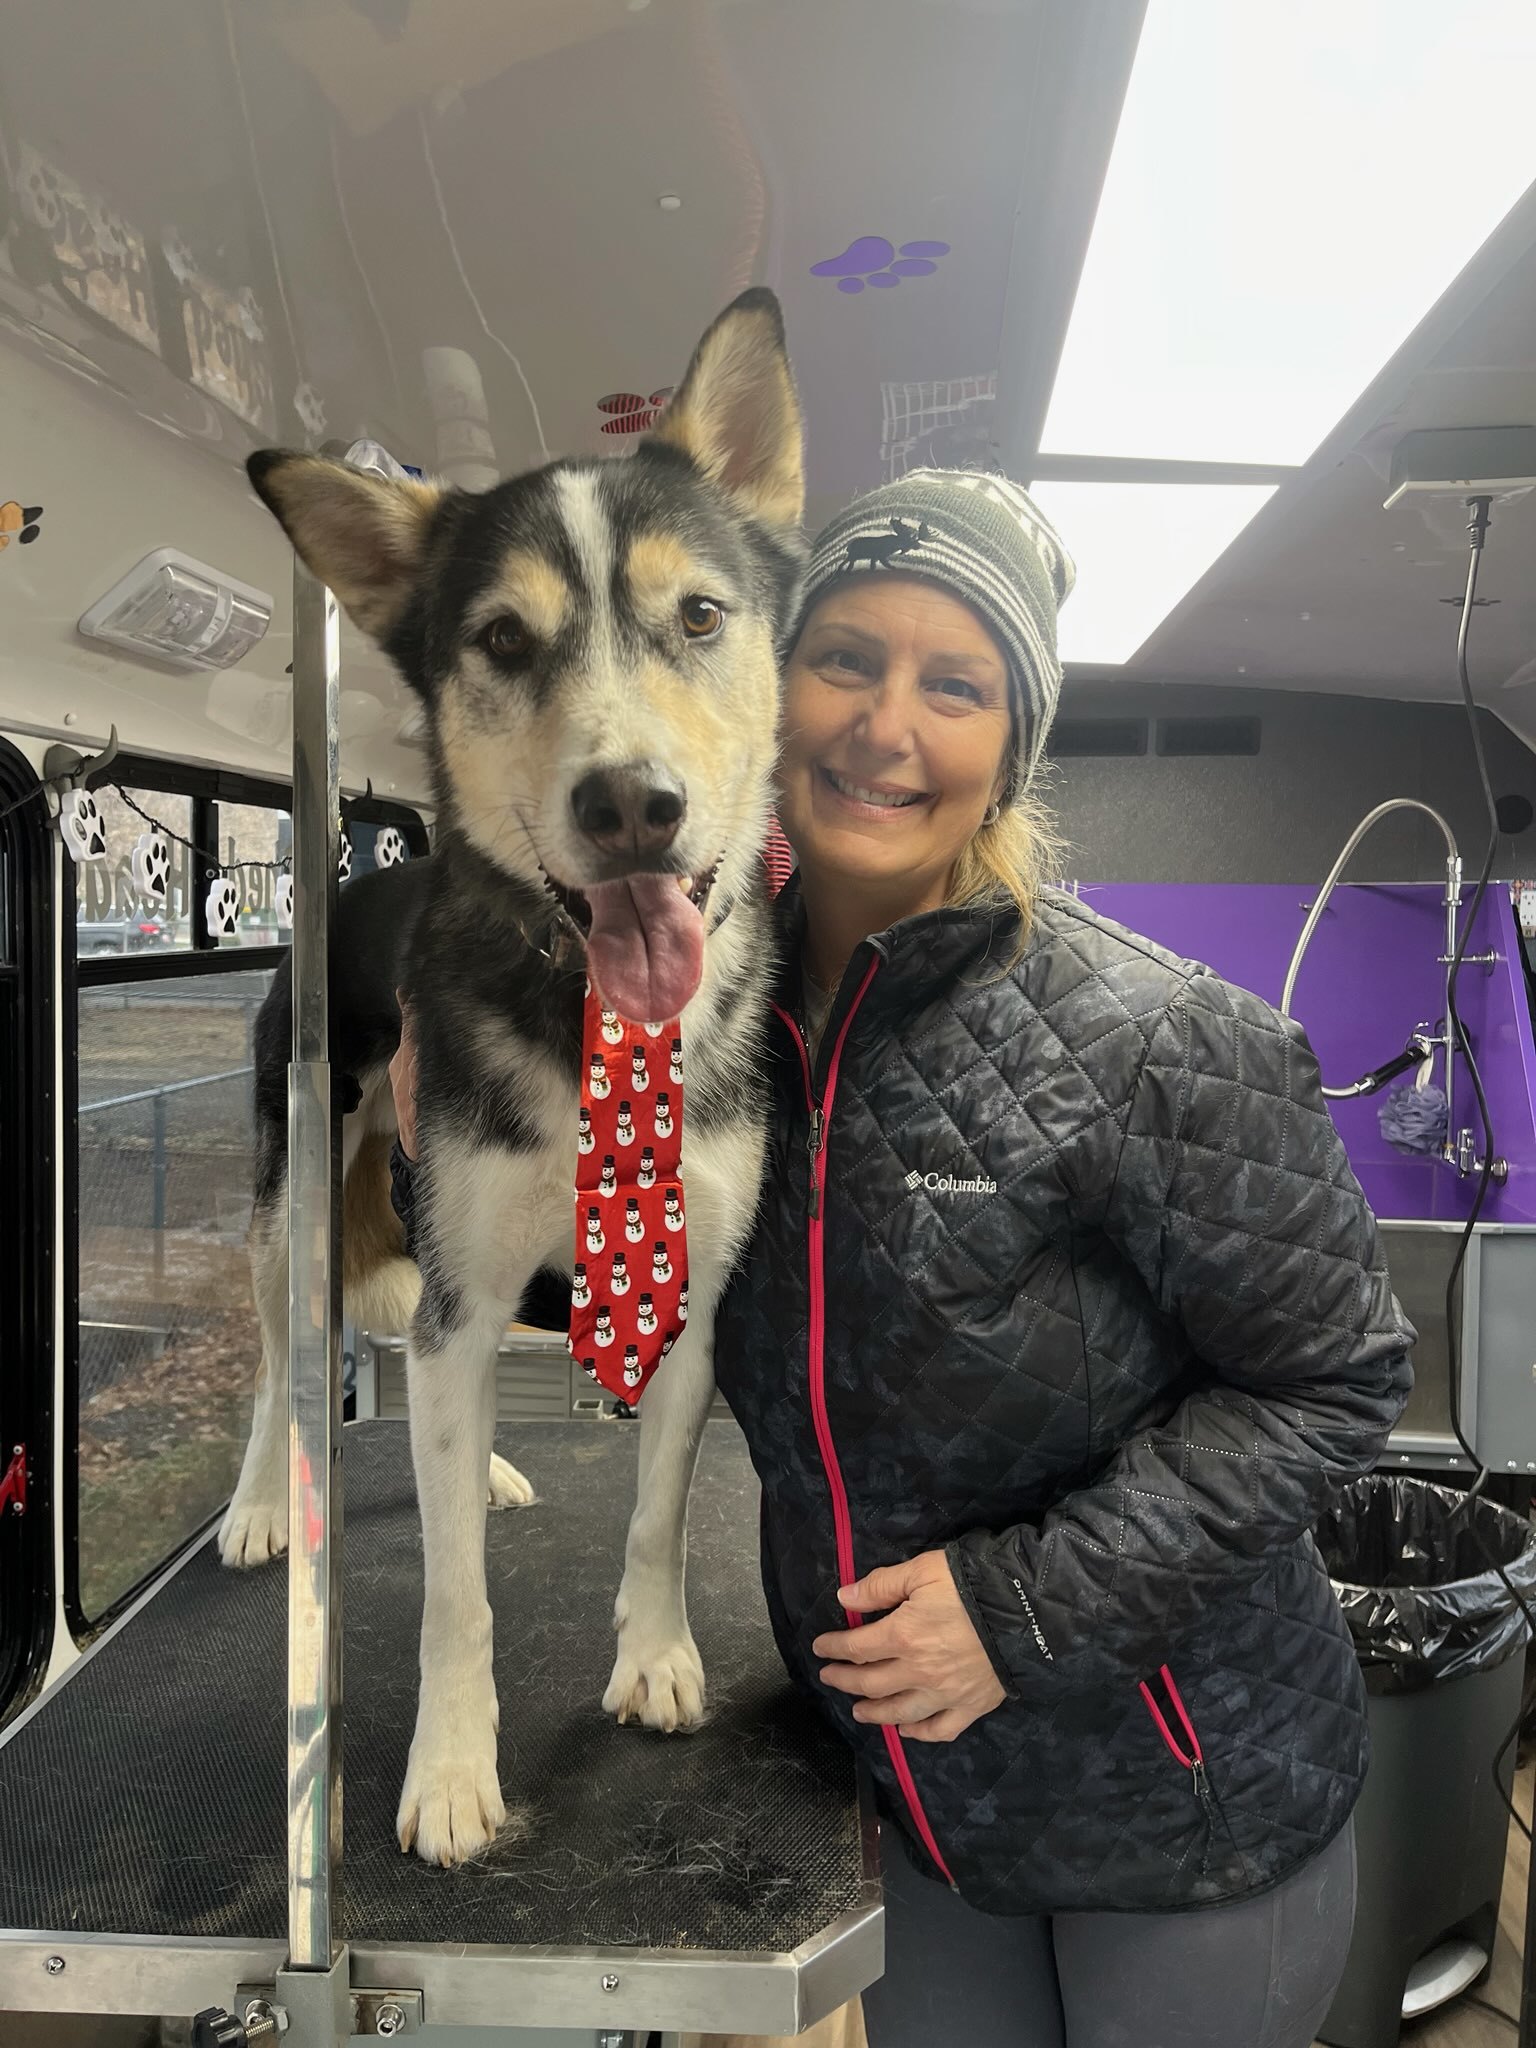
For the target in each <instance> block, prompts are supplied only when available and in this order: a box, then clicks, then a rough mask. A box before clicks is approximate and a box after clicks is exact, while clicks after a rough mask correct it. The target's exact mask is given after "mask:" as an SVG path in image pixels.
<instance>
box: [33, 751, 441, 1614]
mask: <svg viewBox="0 0 1536 2048" xmlns="http://www.w3.org/2000/svg"><path fill="white" fill-rule="evenodd" d="M103 781H104V785H105V786H111V785H113V784H117V783H122V784H124V785H126V787H127V788H129V789H131V790H133V791H135V792H136V793H137V794H139V795H141V796H143V797H146V798H148V799H150V800H151V801H149V802H148V804H147V806H146V807H147V808H149V809H151V810H152V809H153V808H154V805H153V801H152V799H153V798H155V797H157V796H163V797H176V796H186V797H190V798H191V800H192V824H191V831H190V834H189V836H190V838H191V839H192V841H193V843H194V844H195V845H198V846H205V847H207V846H211V847H216V846H217V839H216V837H215V823H216V820H215V815H214V809H215V806H216V805H218V804H220V803H234V804H249V805H253V806H256V807H259V808H266V809H271V810H280V811H287V812H288V813H289V814H290V815H291V814H292V809H293V789H292V785H291V783H289V782H286V781H279V780H277V779H276V778H270V777H266V776H260V775H249V774H245V773H243V772H239V771H237V770H234V769H227V768H204V767H198V766H195V765H193V764H191V763H185V762H177V761H167V760H160V759H157V758H155V757H153V756H150V755H141V754H132V753H120V754H119V755H117V757H116V759H115V760H114V761H113V763H112V769H111V774H110V776H108V777H106V778H103ZM342 801H343V804H344V806H345V810H346V814H347V816H348V817H349V818H353V817H355V818H357V819H359V820H361V821H363V822H365V823H368V824H375V823H377V824H380V825H386V824H387V825H394V826H396V827H397V828H398V830H399V832H400V834H401V837H402V838H403V839H404V840H405V843H406V846H407V848H408V850H409V852H410V856H411V859H412V860H423V859H425V858H426V856H427V854H428V853H429V852H430V851H431V845H430V841H429V839H428V835H427V828H426V825H425V823H424V821H423V819H422V817H421V815H420V813H419V812H418V811H415V810H413V809H412V808H411V807H410V806H409V805H408V804H403V803H394V802H391V801H390V800H389V799H388V798H384V797H376V796H374V795H373V794H372V793H371V791H370V793H369V794H367V795H366V796H363V797H344V798H343V800H342ZM203 896H204V892H203V891H202V890H200V889H194V890H193V892H192V903H191V905H190V910H191V918H192V925H191V930H192V944H191V947H190V949H189V950H187V951H185V952H169V953H129V954H105V955H87V957H86V958H84V959H81V958H79V956H78V955H77V953H76V950H75V945H76V939H75V913H76V908H77V905H78V901H79V897H78V890H75V891H72V892H71V893H70V895H69V896H68V897H67V898H66V899H65V900H64V902H63V903H62V904H61V906H60V916H59V919H58V931H59V952H60V961H59V965H60V990H61V997H60V1000H61V1010H62V1016H61V1019H60V1023H61V1031H60V1040H59V1042H60V1046H61V1071H60V1076H59V1084H60V1088H61V1091H62V1094H63V1108H64V1131H65V1137H66V1142H65V1144H64V1147H63V1158H62V1159H61V1160H60V1162H59V1167H60V1172H61V1174H62V1179H63V1219H64V1231H63V1242H62V1243H61V1245H60V1247H59V1256H60V1265H61V1269H62V1276H63V1295H64V1329H63V1368H64V1369H63V1380H62V1386H63V1402H62V1405H63V1411H64V1412H63V1414H62V1415H61V1416H60V1417H59V1418H58V1428H59V1431H60V1433H61V1437H62V1445H63V1452H64V1458H63V1468H64V1485H63V1500H62V1515H61V1522H62V1530H63V1578H64V1583H63V1586H62V1588H61V1593H62V1600H61V1605H62V1608H63V1613H64V1618H65V1620H66V1622H67V1623H68V1626H69V1630H70V1634H71V1635H72V1636H73V1637H74V1639H75V1642H76V1643H77V1645H79V1647H80V1648H82V1649H83V1648H85V1647H86V1645H87V1644H89V1643H91V1642H93V1641H94V1640H95V1639H96V1638H97V1637H98V1636H99V1635H101V1633H102V1632H103V1630H105V1629H106V1628H108V1627H109V1626H110V1625H111V1624H112V1622H114V1621H115V1620H116V1619H117V1618H118V1616H119V1615H120V1614H122V1613H123V1612H124V1610H125V1609H126V1608H128V1607H129V1606H131V1605H132V1603H133V1602H134V1601H135V1600H137V1599H138V1598H139V1597H140V1595H141V1594H142V1593H143V1591H144V1589H145V1587H146V1586H147V1585H148V1584H150V1582H151V1581H152V1580H154V1579H157V1578H158V1577H159V1576H160V1575H161V1573H163V1572H165V1571H167V1570H168V1569H170V1568H171V1567H172V1566H174V1565H175V1564H176V1563H177V1562H178V1561H179V1560H180V1559H181V1558H183V1557H184V1556H185V1555H186V1554H187V1552H188V1551H189V1550H191V1549H193V1548H194V1547H195V1546H196V1545H197V1544H198V1543H200V1542H202V1540H203V1538H204V1537H205V1536H206V1534H207V1532H208V1530H209V1529H210V1528H212V1527H213V1525H214V1523H215V1522H216V1521H217V1520H218V1519H219V1514H222V1509H220V1510H219V1513H218V1514H215V1515H211V1516H210V1517H209V1518H208V1519H207V1520H206V1521H204V1522H203V1523H201V1524H200V1525H199V1526H198V1527H197V1528H196V1529H193V1530H191V1531H190V1532H189V1533H188V1535H187V1536H186V1537H185V1538H184V1539H183V1540H182V1541H181V1542H180V1543H178V1544H176V1545H175V1546H174V1547H173V1548H172V1549H171V1550H169V1551H167V1553H166V1554H165V1556H164V1557H162V1558H161V1559H160V1560H159V1561H158V1562H157V1563H156V1564H154V1565H152V1566H151V1567H150V1568H149V1570H148V1571H146V1572H144V1573H143V1574H142V1575H141V1576H140V1577H139V1578H138V1579H137V1580H136V1581H135V1582H134V1584H133V1585H131V1586H129V1587H127V1588H125V1590H124V1591H123V1592H121V1593H119V1595H118V1596H117V1598H116V1599H115V1600H114V1601H113V1602H112V1603H111V1605H110V1606H108V1607H105V1608H104V1609H103V1610H102V1612H101V1613H100V1614H98V1615H92V1616H87V1615H86V1614H85V1613H84V1611H83V1610H82V1608H81V1604H80V1181H79V1176H80V992H81V990H82V989H92V988H117V987H121V986H124V985H130V984H132V983H134V982H141V981H171V980H191V979H195V978H196V977H198V976H202V975H218V974H253V973H256V974H259V973H262V972H264V971H265V970H266V969H268V968H274V969H275V968H278V967H280V966H281V965H282V963H283V962H284V961H285V960H286V959H288V958H289V955H290V950H291V949H290V948H289V947H288V946H285V945H284V946H220V945H219V943H218V941H217V940H216V939H215V938H214V937H213V936H212V934H211V933H210V932H209V930H208V921H207V918H206V916H205V914H204V900H203ZM66 913H67V914H66ZM50 1213H51V1209H50ZM253 1391H254V1389H253Z"/></svg>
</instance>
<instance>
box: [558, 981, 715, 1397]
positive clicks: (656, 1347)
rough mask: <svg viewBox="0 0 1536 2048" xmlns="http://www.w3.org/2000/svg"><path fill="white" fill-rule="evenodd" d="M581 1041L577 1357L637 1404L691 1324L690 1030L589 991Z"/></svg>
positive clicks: (574, 1300)
mask: <svg viewBox="0 0 1536 2048" xmlns="http://www.w3.org/2000/svg"><path fill="white" fill-rule="evenodd" d="M582 1039H583V1043H582V1059H581V1076H582V1086H581V1097H580V1101H579V1103H578V1109H577V1131H576V1162H575V1164H576V1171H575V1181H576V1218H577V1232H576V1259H575V1261H573V1265H574V1266H575V1269H576V1270H575V1274H574V1278H573V1282H572V1287H571V1355H572V1357H573V1358H574V1359H576V1360H578V1361H579V1362H581V1364H582V1367H583V1370H586V1360H587V1359H588V1358H593V1359H595V1367H594V1370H593V1373H592V1375H591V1376H592V1377H594V1378H595V1379H596V1380H597V1381H598V1384H599V1385H600V1386H602V1387H604V1388H606V1389H607V1391H608V1392H610V1393H612V1394H616V1395H618V1396H619V1397H620V1398H621V1399H623V1400H626V1401H628V1402H630V1403H633V1402H634V1401H636V1400H638V1399H639V1397H640V1396H641V1395H642V1394H643V1393H644V1391H645V1387H646V1383H647V1381H648V1380H649V1379H650V1376H651V1374H652V1373H653V1372H654V1371H655V1370H656V1368H657V1367H658V1365H659V1364H660V1362H661V1360H662V1358H664V1357H665V1356H666V1355H667V1354H668V1353H669V1352H670V1351H671V1349H672V1347H673V1345H674V1344H675V1343H676V1342H677V1338H678V1335H679V1334H680V1332H681V1330H682V1327H683V1324H684V1323H685V1321H686V1319H687V1306H686V1301H685V1299H684V1298H683V1288H684V1286H685V1284H686V1282H687V1278H688V1264H687V1237H686V1219H685V1215H684V1211H685V1208H686V1201H685V1195H684V1189H683V1186H682V1183H681V1179H680V1168H681V1149H682V1113H683V1072H684V1067H683V1056H682V1034H681V1032H680V1031H679V1028H678V1025H677V1023H676V1021H675V1020H674V1021H672V1022H671V1023H661V1024H631V1023H628V1022H626V1020H625V1019H624V1018H622V1017H621V1016H619V1015H618V1013H617V1012H615V1011H613V1010H609V1009H607V1008H605V1007H604V1005H603V1002H602V999H601V997H600V995H599V994H598V993H597V992H595V991H592V992H590V993H589V994H588V997H587V1000H586V1007H585V1011H584V1016H583V1029H582ZM653 1039H654V1040H656V1041H657V1044H656V1045H655V1047H654V1049H653V1048H652V1046H651V1041H652V1040H653ZM658 1082H660V1083H662V1084H663V1085H662V1086H660V1087H658V1086H657V1085H656V1084H657V1083H658ZM620 1223H622V1228H619V1227H618V1226H619V1224H620ZM642 1283H644V1292H643V1293H642V1292H641V1287H642Z"/></svg>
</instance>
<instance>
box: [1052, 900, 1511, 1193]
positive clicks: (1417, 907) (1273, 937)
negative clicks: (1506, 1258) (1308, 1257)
mask: <svg viewBox="0 0 1536 2048" xmlns="http://www.w3.org/2000/svg"><path fill="white" fill-rule="evenodd" d="M1080 894H1081V896H1082V900H1083V901H1084V902H1085V903H1086V904H1088V905H1090V906H1091V908H1093V909H1094V910H1096V911H1098V912H1100V913H1101V915H1103V916H1105V917H1112V918H1114V919H1116V920H1117V921H1118V922H1119V923H1121V924H1123V925H1126V926H1128V927H1129V928H1130V930H1132V931H1136V932H1141V933H1143V934H1144V935H1145V936H1146V937H1147V938H1150V939H1155V940H1156V941H1157V942H1158V944H1159V945H1163V946H1167V947H1169V948H1170V949H1171V950H1172V951H1173V952H1175V953H1181V954H1183V955H1185V956H1186V957H1187V958H1189V959H1192V960H1199V961H1203V962H1204V963H1205V964H1206V965H1207V966H1209V967H1211V968H1214V969H1215V971H1216V972H1217V973H1218V974H1220V975H1222V976H1223V977H1224V978H1225V979H1226V980H1228V981H1233V982H1236V983H1238V984H1239V986H1240V987H1243V988H1248V989H1252V990H1253V991H1254V993H1255V994H1257V995H1261V996H1263V997H1264V998H1265V999H1266V1000H1267V1001H1269V1002H1272V1003H1274V1004H1276V1005H1277V1006H1278V1004H1279V1001H1280V992H1281V987H1282V985H1283V983H1284V980H1285V970H1286V967H1287V966H1288V964H1289V962H1290V957H1291V952H1292V949H1293V948H1294V947H1295V944H1296V941H1297V939H1298V938H1300V936H1301V928H1302V925H1303V924H1304V923H1305V922H1306V914H1307V913H1306V906H1307V905H1308V904H1309V903H1310V902H1311V901H1312V900H1313V897H1312V895H1311V893H1310V892H1309V891H1307V890H1306V889H1304V888H1300V887H1297V886H1295V885H1290V884H1278V883H1277V884H1268V883H1265V884H1257V883H1252V884H1250V883H1221V882H1196V883H1186V884H1163V883H1153V882H1113V883H1102V884H1090V883H1084V884H1083V885H1082V887H1081V890H1080ZM1441 894H1442V891H1441V889H1440V888H1439V886H1438V885H1435V884H1432V883H1421V884H1407V885H1404V886H1401V887H1393V888H1386V887H1378V886H1374V885H1370V884H1356V885H1350V884H1348V883H1345V884H1341V885H1340V886H1339V887H1338V888H1336V889H1335V890H1334V892H1333V895H1332V897H1331V898H1330V900H1329V904H1328V908H1327V910H1326V911H1325V912H1324V913H1323V917H1322V921H1321V922H1320V924H1319V925H1318V928H1317V930H1316V932H1315V933H1314V934H1313V937H1312V943H1311V945H1310V946H1309V947H1308V948H1307V957H1306V959H1305V960H1304V961H1303V962H1302V967H1301V973H1300V975H1299V976H1298V978H1297V982H1296V993H1295V996H1294V998H1293V1000H1292V1009H1293V1011H1294V1013H1295V1015H1296V1018H1297V1019H1298V1021H1299V1022H1300V1023H1301V1024H1302V1026H1303V1027H1304V1028H1305V1030H1306V1033H1307V1036H1308V1038H1309V1039H1310V1040H1311V1042H1312V1048H1313V1050H1314V1052H1315V1053H1316V1054H1317V1057H1318V1063H1319V1065H1320V1066H1321V1068H1322V1074H1323V1080H1324V1081H1325V1083H1326V1084H1327V1085H1328V1086H1329V1087H1330V1088H1337V1087H1344V1086H1346V1085H1347V1084H1348V1083H1349V1082H1351V1081H1355V1080H1358V1079H1359V1077H1360V1076H1361V1075H1362V1074H1364V1073H1366V1072H1368V1071H1369V1070H1370V1069H1371V1068H1372V1067H1378V1066H1380V1065H1382V1063H1383V1062H1384V1061H1386V1060H1388V1059H1391V1058H1392V1057H1393V1056H1394V1055H1395V1054H1397V1053H1399V1052H1401V1051H1402V1049H1403V1047H1404V1045H1405V1044H1406V1043H1407V1040H1408V1035H1409V1033H1410V1032H1411V1031H1412V1030H1413V1028H1414V1026H1415V1025H1417V1024H1429V1025H1430V1026H1432V1027H1433V1026H1434V1025H1435V1024H1436V1023H1437V1021H1438V1019H1439V1017H1440V1014H1441V1011H1442V1009H1443V1008H1444V1002H1445V970H1444V968H1443V967H1441V966H1440V965H1439V964H1438V958H1439V954H1440V951H1441V947H1442V944H1443V942H1444V932H1445V911H1444V907H1443V905H1442V903H1441V900H1440V898H1441ZM1470 900H1471V890H1470V887H1469V888H1468V889H1467V890H1466V892H1465V894H1464V897H1463V901H1464V902H1470ZM1467 951H1468V952H1469V953H1487V952H1497V953H1498V954H1499V956H1500V957H1499V961H1498V964H1497V965H1496V966H1495V967H1493V968H1492V969H1489V968H1486V967H1481V966H1470V967H1469V966H1463V968H1462V970H1461V974H1460V977H1459V979H1458V982H1457V1004H1458V1007H1459V1008H1460V1011H1461V1017H1462V1023H1463V1025H1464V1026H1465V1028H1466V1031H1467V1034H1468V1036H1469V1038H1470V1039H1471V1041H1472V1044H1473V1047H1474V1049H1475V1050H1476V1052H1477V1056H1478V1062H1479V1067H1480V1070H1481V1073H1482V1077H1483V1086H1484V1088H1485V1090H1486V1091H1487V1096H1488V1107H1489V1110H1490V1113H1491V1115H1492V1117H1493V1126H1494V1141H1495V1144H1496V1146H1497V1148H1498V1151H1499V1153H1500V1155H1501V1156H1502V1157H1504V1158H1506V1159H1508V1161H1509V1163H1510V1174H1509V1179H1508V1181H1507V1182H1506V1183H1505V1185H1504V1186H1503V1187H1502V1188H1501V1187H1499V1186H1498V1185H1497V1183H1494V1184H1492V1185H1490V1187H1489V1191H1488V1199H1487V1201H1486V1202H1485V1203H1484V1205H1483V1211H1482V1214H1483V1219H1484V1220H1485V1221H1487V1222H1489V1223H1536V1042H1533V1038H1532V1031H1531V1019H1530V1008H1529V1005H1528V1003H1527V1001H1526V994H1525V981H1524V968H1523V965H1522V955H1521V945H1520V934H1519V931H1518V929H1517V927H1516V925H1515V919H1514V910H1513V906H1512V905H1511V903H1510V900H1509V889H1508V885H1507V884H1501V883H1497V882H1495V883H1490V885H1489V889H1488V893H1487V895H1486V896H1485V897H1484V899H1483V904H1482V908H1481V910H1480V911H1479V912H1478V919H1477V925H1476V928H1475V930H1474V932H1473V934H1472V937H1471V939H1470V940H1469V942H1468V945H1467ZM1404 1078H1405V1079H1411V1076H1405V1077H1404ZM1435 1081H1436V1084H1437V1085H1443V1083H1444V1073H1443V1063H1442V1061H1441V1059H1440V1057H1439V1056H1438V1055H1437V1056H1436V1062H1435ZM1392 1085H1393V1086H1395V1087H1401V1086H1402V1085H1403V1083H1402V1082H1401V1081H1399V1082H1395V1083H1393V1084H1392ZM1385 1099H1386V1097H1385V1094H1382V1095H1377V1096H1369V1097H1367V1098H1366V1099H1365V1100H1364V1101H1361V1102H1331V1103H1330V1104H1329V1105H1328V1106H1329V1108H1330V1109H1331V1110H1332V1112H1333V1118H1334V1122H1335V1123H1336V1125H1337V1126H1338V1130H1339V1134H1340V1136H1341V1137H1342V1138H1343V1140H1344V1143H1345V1146H1346V1148H1347V1150H1348V1152H1349V1157H1350V1162H1351V1164H1352V1165H1353V1166H1354V1169H1355V1172H1356V1174H1357V1175H1358V1176H1359V1180H1360V1184H1361V1186H1362V1187H1363V1188H1364V1190H1365V1192H1366V1196H1367V1198H1368V1199H1369V1201H1370V1203H1371V1206H1372V1208H1374V1209H1375V1211H1376V1213H1377V1215H1378V1216H1382V1217H1387V1218H1393V1219H1397V1218H1404V1219H1406V1218H1415V1219H1420V1220H1423V1221H1431V1222H1451V1223H1454V1222H1460V1221H1463V1220H1464V1219H1465V1217H1466V1215H1467V1213H1468V1211H1469V1209H1470V1207H1471V1201H1472V1194H1473V1190H1474V1188H1475V1186H1476V1177H1475V1176H1469V1177H1468V1178H1467V1179H1466V1180H1462V1179H1461V1177H1460V1176H1459V1175H1458V1174H1456V1173H1455V1172H1453V1171H1452V1169H1451V1168H1450V1167H1448V1166H1445V1165H1443V1164H1441V1163H1440V1162H1438V1161H1436V1160H1431V1159H1410V1158H1407V1157H1405V1156H1404V1155H1403V1154H1402V1153H1400V1152H1397V1151H1395V1150H1394V1149H1393V1148H1392V1146H1390V1145H1389V1144H1388V1143H1387V1142H1386V1140H1385V1139H1384V1138H1383V1137H1382V1135H1381V1132H1380V1130H1379V1128H1378V1126H1377V1121H1376V1117H1377V1110H1378V1109H1379V1107H1380V1105H1381V1103H1382V1102H1384V1101H1385ZM1455 1117H1456V1122H1457V1124H1458V1126H1459V1125H1463V1124H1471V1125H1472V1126H1473V1128H1474V1129H1479V1128H1480V1127H1479V1126H1478V1120H1477V1104H1476V1099H1475V1097H1474V1096H1473V1094H1472V1085H1471V1082H1470V1080H1469V1078H1468V1076H1467V1071H1466V1067H1465V1064H1464V1063H1463V1062H1460V1061H1458V1063H1457V1074H1456V1108H1455Z"/></svg>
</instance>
